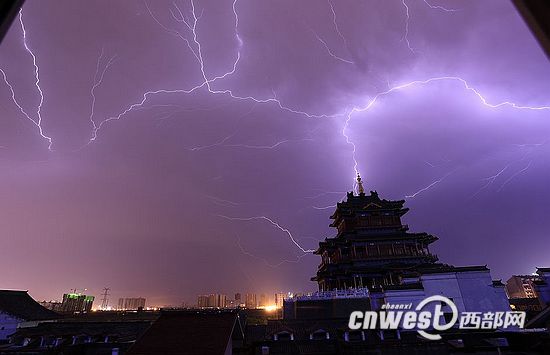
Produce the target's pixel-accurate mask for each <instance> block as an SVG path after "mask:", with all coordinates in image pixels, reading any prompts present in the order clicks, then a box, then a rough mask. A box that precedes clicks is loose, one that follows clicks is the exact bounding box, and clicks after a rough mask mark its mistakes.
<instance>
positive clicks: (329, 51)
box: [309, 28, 355, 64]
mask: <svg viewBox="0 0 550 355" xmlns="http://www.w3.org/2000/svg"><path fill="white" fill-rule="evenodd" d="M309 30H310V31H311V33H313V35H314V36H315V38H317V40H318V41H319V42H321V44H322V45H323V46H324V47H325V50H326V51H327V53H328V54H329V55H330V56H331V57H332V58H334V59H336V60H338V61H340V62H343V63H346V64H355V63H354V62H352V61H351V60H347V59H344V58H342V57H339V56H338V55H336V54H335V53H334V52H333V51H332V50H331V49H330V47H329V46H328V44H327V42H326V41H325V40H324V39H322V38H321V37H320V36H319V35H318V34H317V32H315V31H314V30H313V29H311V28H310V29H309Z"/></svg>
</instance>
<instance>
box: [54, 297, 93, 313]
mask: <svg viewBox="0 0 550 355" xmlns="http://www.w3.org/2000/svg"><path fill="white" fill-rule="evenodd" d="M93 303H94V296H88V295H83V294H81V293H66V294H64V295H63V302H62V303H61V312H63V313H75V312H89V311H91V310H92V305H93Z"/></svg>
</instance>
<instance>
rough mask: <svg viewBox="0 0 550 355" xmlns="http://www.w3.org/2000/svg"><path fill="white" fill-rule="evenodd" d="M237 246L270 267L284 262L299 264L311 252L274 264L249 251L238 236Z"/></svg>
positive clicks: (276, 266) (244, 252)
mask: <svg viewBox="0 0 550 355" xmlns="http://www.w3.org/2000/svg"><path fill="white" fill-rule="evenodd" d="M237 246H238V247H239V249H240V251H241V252H242V253H243V254H245V255H248V256H250V257H252V258H254V259H256V260H260V261H261V262H262V263H264V264H265V265H266V266H269V267H270V268H278V267H279V266H281V265H283V264H297V263H299V262H300V261H302V258H303V257H304V256H306V255H310V253H303V254H301V255H298V256H297V257H296V260H288V259H283V260H281V261H280V262H278V263H276V264H273V263H270V262H269V261H268V260H267V259H265V258H262V257H260V256H257V255H254V254H252V253H250V252H248V251H247V250H246V249H245V248H244V247H243V246H242V244H241V240H240V238H239V237H237Z"/></svg>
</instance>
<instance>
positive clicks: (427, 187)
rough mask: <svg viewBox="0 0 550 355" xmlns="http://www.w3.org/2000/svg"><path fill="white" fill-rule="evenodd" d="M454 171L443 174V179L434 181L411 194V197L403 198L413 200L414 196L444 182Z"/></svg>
mask: <svg viewBox="0 0 550 355" xmlns="http://www.w3.org/2000/svg"><path fill="white" fill-rule="evenodd" d="M453 172H454V171H451V172H450V173H447V174H445V175H444V176H443V177H441V178H439V179H437V180H435V181H434V182H432V183H431V184H429V185H428V186H426V187H424V188H421V189H420V190H418V191H416V192H415V193H413V194H412V195H405V198H415V197H416V196H418V195H419V194H421V193H423V192H425V191H428V190H430V189H431V188H432V187H434V186H435V185H437V184H439V183H441V182H442V181H443V180H445V179H446V178H447V177H448V176H449V175H451V174H452V173H453Z"/></svg>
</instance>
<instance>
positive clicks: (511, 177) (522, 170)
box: [497, 160, 533, 192]
mask: <svg viewBox="0 0 550 355" xmlns="http://www.w3.org/2000/svg"><path fill="white" fill-rule="evenodd" d="M532 163H533V161H532V160H531V161H529V163H527V166H525V168H523V169H521V170H519V171H517V172H515V173H514V174H513V175H512V176H510V177H509V178H508V179H506V181H504V182H503V183H502V185H500V187H499V188H498V190H497V192H499V191H500V190H502V189H503V188H504V186H506V185H507V184H508V183H509V182H510V181H512V179H514V178H515V177H516V176H518V175H519V174H521V173H524V172H525V171H527V169H529V167H531V164H532Z"/></svg>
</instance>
